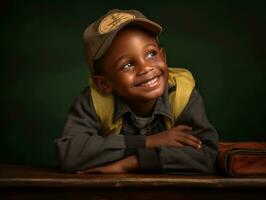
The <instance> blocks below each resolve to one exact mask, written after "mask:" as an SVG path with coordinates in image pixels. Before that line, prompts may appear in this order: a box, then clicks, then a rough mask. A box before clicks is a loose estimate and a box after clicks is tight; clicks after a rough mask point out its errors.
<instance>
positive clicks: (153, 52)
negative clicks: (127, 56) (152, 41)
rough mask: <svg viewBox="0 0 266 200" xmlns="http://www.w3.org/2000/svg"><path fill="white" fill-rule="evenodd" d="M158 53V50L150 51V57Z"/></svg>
mask: <svg viewBox="0 0 266 200" xmlns="http://www.w3.org/2000/svg"><path fill="white" fill-rule="evenodd" d="M156 54H157V52H156V51H150V52H149V53H148V58H153V57H154V56H155V55H156Z"/></svg>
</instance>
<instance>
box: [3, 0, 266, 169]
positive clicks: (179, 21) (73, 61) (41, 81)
mask: <svg viewBox="0 0 266 200" xmlns="http://www.w3.org/2000/svg"><path fill="white" fill-rule="evenodd" d="M112 8H120V9H130V8H135V9H139V10H140V11H142V12H143V13H144V14H145V15H146V16H148V17H150V18H151V19H153V20H154V21H156V22H158V23H159V24H161V25H162V26H163V28H164V31H163V33H162V35H161V36H160V41H161V45H162V46H163V47H164V48H165V49H166V52H167V57H168V63H169V65H170V66H182V67H186V68H188V69H189V70H191V71H192V73H193V75H194V77H195V79H196V81H197V88H198V90H199V91H200V93H201V94H202V96H203V98H204V100H205V105H206V110H207V114H208V116H209V119H210V121H211V122H212V123H213V124H214V126H215V127H216V128H217V130H218V132H219V134H220V140H221V141H251V140H253V141H263V140H264V141H265V139H266V135H265V134H266V122H265V119H266V117H265V111H266V105H265V102H266V90H265V85H266V56H265V35H266V29H265V22H266V15H265V3H263V1H254V0H253V1H233V0H231V1H208V2H207V1H191V0H186V1H165V0H164V1H161V3H159V1H137V0H136V1H130V2H127V1H102V0H97V1H88V0H87V1H55V0H54V1H52V0H50V1H1V3H0V20H1V21H0V22H1V27H0V47H1V48H0V51H1V52H0V58H1V63H0V66H1V72H0V81H1V85H0V91H1V99H0V101H1V102H0V105H1V135H0V157H1V159H0V162H2V163H17V164H19V163H20V164H38V165H50V164H56V157H55V153H54V144H53V140H54V139H55V138H57V137H59V136H60V134H61V131H62V129H63V126H64V122H65V119H66V116H67V113H68V109H69V106H70V104H71V103H72V101H73V99H74V98H75V96H77V95H78V94H79V92H80V91H81V90H82V89H83V88H84V87H85V86H86V85H87V79H88V70H87V67H86V65H85V59H84V54H83V44H82V33H83V30H84V29H85V27H86V26H87V25H88V24H89V23H91V22H92V21H94V20H96V19H97V18H98V17H99V16H101V15H103V14H104V13H105V12H107V11H108V10H109V9H112Z"/></svg>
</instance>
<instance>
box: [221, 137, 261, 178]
mask: <svg viewBox="0 0 266 200" xmlns="http://www.w3.org/2000/svg"><path fill="white" fill-rule="evenodd" d="M217 164H218V168H219V170H220V171H221V172H222V173H223V174H226V175H229V176H233V177H241V176H246V177H258V176H266V142H221V143H220V144H219V154H218V160H217Z"/></svg>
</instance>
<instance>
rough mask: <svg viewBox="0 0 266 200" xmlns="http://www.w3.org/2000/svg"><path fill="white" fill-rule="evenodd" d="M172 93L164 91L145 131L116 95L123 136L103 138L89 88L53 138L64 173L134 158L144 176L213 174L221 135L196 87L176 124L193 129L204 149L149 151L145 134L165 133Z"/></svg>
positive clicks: (78, 98)
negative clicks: (157, 173) (164, 120)
mask: <svg viewBox="0 0 266 200" xmlns="http://www.w3.org/2000/svg"><path fill="white" fill-rule="evenodd" d="M168 92H169V91H168V90H165V92H164V95H163V96H162V97H160V98H158V99H157V101H156V105H155V108H154V111H153V114H152V121H151V122H150V123H149V124H148V125H147V126H145V127H144V128H138V126H137V125H136V124H138V123H137V119H136V117H135V115H134V113H133V112H132V111H131V109H130V108H129V107H128V105H127V104H126V103H125V102H124V101H123V100H122V99H120V98H118V97H116V98H115V102H116V103H115V112H114V115H113V119H116V118H119V117H121V116H122V117H123V126H122V129H121V133H120V134H113V135H108V136H106V137H104V136H102V134H101V123H100V121H99V119H98V117H97V116H96V113H95V110H94V106H93V102H92V99H91V96H90V88H89V87H88V88H86V89H85V90H84V91H83V92H82V93H81V94H80V95H79V96H78V97H77V98H76V100H75V102H74V103H73V105H72V106H71V108H70V112H69V115H68V118H67V121H66V124H65V127H64V131H63V134H62V136H61V138H59V139H56V140H55V144H56V149H57V152H58V155H59V160H60V164H61V166H62V168H63V170H65V171H66V172H76V171H78V170H84V169H87V168H92V167H96V166H99V165H104V164H107V163H110V162H114V161H117V160H119V159H122V158H124V157H126V156H129V155H132V154H135V155H137V157H138V160H139V164H140V168H139V170H140V171H141V172H145V173H146V172H152V173H154V172H162V173H176V174H210V173H213V172H214V163H215V160H216V156H217V151H218V134H217V132H216V130H215V128H214V127H213V126H212V125H211V124H210V122H209V121H208V119H207V116H206V114H205V109H204V105H203V101H202V98H201V96H200V94H199V93H198V91H197V90H196V89H194V90H193V92H192V94H191V97H190V100H189V102H188V104H187V106H186V107H185V109H184V111H183V112H182V113H181V115H180V116H179V118H178V119H177V120H176V123H175V124H176V125H180V124H183V125H188V126H191V127H192V128H193V131H192V132H191V134H192V135H194V136H196V137H198V138H199V139H200V140H201V141H202V148H201V149H195V148H194V147H191V146H184V147H181V148H176V147H167V146H160V147H158V148H156V149H146V148H145V137H146V136H147V135H150V134H155V133H158V132H161V131H164V130H166V128H165V126H164V122H163V116H168V117H172V116H171V112H170V107H169V102H168ZM110 117H112V116H110Z"/></svg>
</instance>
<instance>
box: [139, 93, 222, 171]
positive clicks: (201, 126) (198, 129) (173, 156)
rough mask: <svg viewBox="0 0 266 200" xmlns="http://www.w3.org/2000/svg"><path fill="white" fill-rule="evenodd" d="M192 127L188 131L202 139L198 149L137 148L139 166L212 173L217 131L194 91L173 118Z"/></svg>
mask: <svg viewBox="0 0 266 200" xmlns="http://www.w3.org/2000/svg"><path fill="white" fill-rule="evenodd" d="M181 124H182V125H188V126H191V127H192V128H193V130H192V131H191V134H192V135H194V136H195V137H197V138H199V139H200V140H201V141H202V147H201V149H195V148H194V147H191V146H184V147H181V148H177V147H166V146H160V147H158V148H156V149H140V150H139V151H138V156H139V158H141V159H140V169H141V170H142V171H145V172H149V171H155V172H156V171H157V172H158V171H161V172H163V173H173V174H211V173H213V172H214V166H215V161H216V156H217V152H218V134H217V131H216V130H215V128H214V127H213V126H212V125H211V123H210V122H209V121H208V119H207V116H206V113H205V108H204V104H203V100H202V98H201V96H200V94H199V93H198V91H197V90H196V89H194V90H193V92H192V94H191V97H190V100H189V102H188V105H187V106H186V107H185V109H184V111H183V112H182V113H181V115H180V117H179V118H178V119H177V121H176V126H177V125H181Z"/></svg>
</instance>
